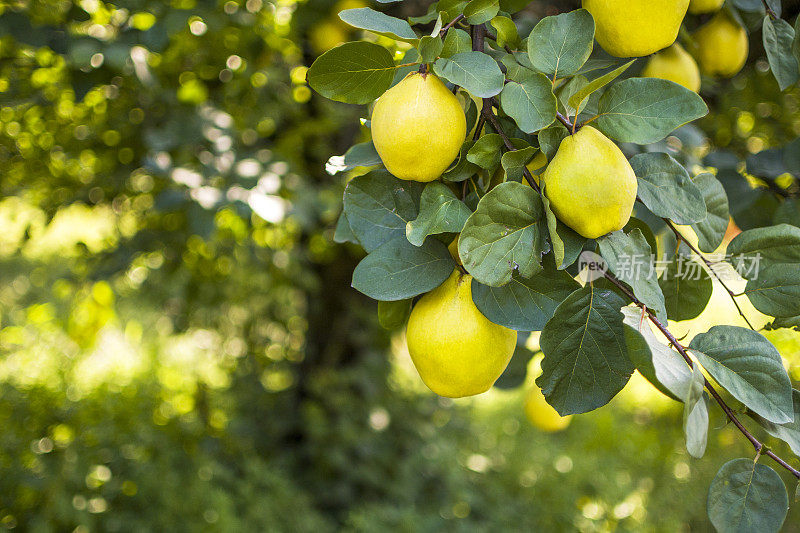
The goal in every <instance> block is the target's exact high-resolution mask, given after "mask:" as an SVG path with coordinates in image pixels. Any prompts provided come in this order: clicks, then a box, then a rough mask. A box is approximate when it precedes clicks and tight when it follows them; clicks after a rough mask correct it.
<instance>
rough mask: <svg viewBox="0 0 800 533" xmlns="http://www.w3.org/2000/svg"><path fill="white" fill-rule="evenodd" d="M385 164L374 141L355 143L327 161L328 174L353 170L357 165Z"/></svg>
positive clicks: (326, 169)
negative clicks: (342, 153) (341, 153)
mask: <svg viewBox="0 0 800 533" xmlns="http://www.w3.org/2000/svg"><path fill="white" fill-rule="evenodd" d="M381 164H383V161H381V156H379V155H378V152H377V151H376V150H375V145H374V144H372V141H369V142H365V143H360V144H355V145H353V146H351V147H350V149H349V150H347V151H346V152H345V153H344V155H334V156H331V157H330V159H328V162H327V163H325V171H326V172H327V173H328V174H337V173H339V172H345V171H348V170H353V169H354V168H356V167H374V166H377V165H381Z"/></svg>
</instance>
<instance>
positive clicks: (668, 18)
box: [583, 0, 689, 57]
mask: <svg viewBox="0 0 800 533" xmlns="http://www.w3.org/2000/svg"><path fill="white" fill-rule="evenodd" d="M583 7H584V8H585V9H586V10H588V11H589V12H590V13H591V14H592V16H593V17H594V22H595V39H597V42H598V43H600V46H602V47H603V50H605V51H606V52H608V53H609V54H611V55H613V56H617V57H641V56H646V55H649V54H652V53H653V52H657V51H659V50H661V49H664V48H666V47H667V46H669V45H671V44H672V43H674V42H675V39H676V38H677V37H678V30H679V29H680V27H681V22H682V21H683V17H684V16H686V10H687V9H688V8H689V0H583Z"/></svg>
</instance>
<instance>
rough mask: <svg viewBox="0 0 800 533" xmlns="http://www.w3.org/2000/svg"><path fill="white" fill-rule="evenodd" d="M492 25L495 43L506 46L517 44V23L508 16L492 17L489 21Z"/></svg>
mask: <svg viewBox="0 0 800 533" xmlns="http://www.w3.org/2000/svg"><path fill="white" fill-rule="evenodd" d="M491 25H492V27H493V28H494V29H495V31H496V32H497V44H498V45H500V46H508V47H510V48H516V47H517V46H519V43H520V40H519V33H518V32H517V25H516V24H514V21H513V20H511V19H510V18H508V17H503V16H499V17H494V18H493V19H492V22H491Z"/></svg>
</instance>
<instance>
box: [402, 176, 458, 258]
mask: <svg viewBox="0 0 800 533" xmlns="http://www.w3.org/2000/svg"><path fill="white" fill-rule="evenodd" d="M470 214H472V212H471V211H470V210H469V208H468V207H467V206H466V205H464V202H462V201H461V200H459V199H458V198H456V195H455V194H453V191H451V190H450V188H449V187H448V186H447V185H445V184H443V183H438V182H434V183H429V184H427V185H426V186H425V190H424V191H422V197H421V198H420V201H419V216H418V217H417V219H416V220H413V221H411V222H409V223H408V224H406V237H408V242H410V243H411V244H413V245H414V246H422V243H423V242H425V238H426V237H427V236H428V235H434V234H437V233H460V232H461V229H462V228H463V227H464V223H465V222H466V221H467V218H469V215H470Z"/></svg>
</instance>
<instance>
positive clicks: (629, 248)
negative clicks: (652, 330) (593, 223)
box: [597, 228, 667, 321]
mask: <svg viewBox="0 0 800 533" xmlns="http://www.w3.org/2000/svg"><path fill="white" fill-rule="evenodd" d="M597 244H598V245H599V247H600V254H601V255H602V256H603V259H605V260H606V262H607V263H608V268H609V270H611V272H613V273H614V274H615V275H616V276H617V278H618V279H619V280H620V281H622V282H623V283H626V284H628V285H630V287H631V289H632V290H633V294H634V295H635V296H636V297H637V298H638V299H639V301H641V302H642V303H643V304H645V305H646V306H647V307H648V308H649V309H651V310H653V311H654V312H655V313H656V316H658V318H659V319H660V320H662V321H666V320H667V311H666V308H665V305H664V295H663V294H662V293H661V287H659V285H658V278H657V276H656V269H655V264H654V263H653V253H652V251H651V250H650V245H649V244H647V240H646V239H645V238H644V235H643V234H642V231H641V230H640V229H638V228H636V229H634V230H633V231H631V232H630V234H627V235H626V234H625V232H623V231H615V232H614V233H612V234H610V235H607V236H605V237H601V238H600V239H598V240H597Z"/></svg>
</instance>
